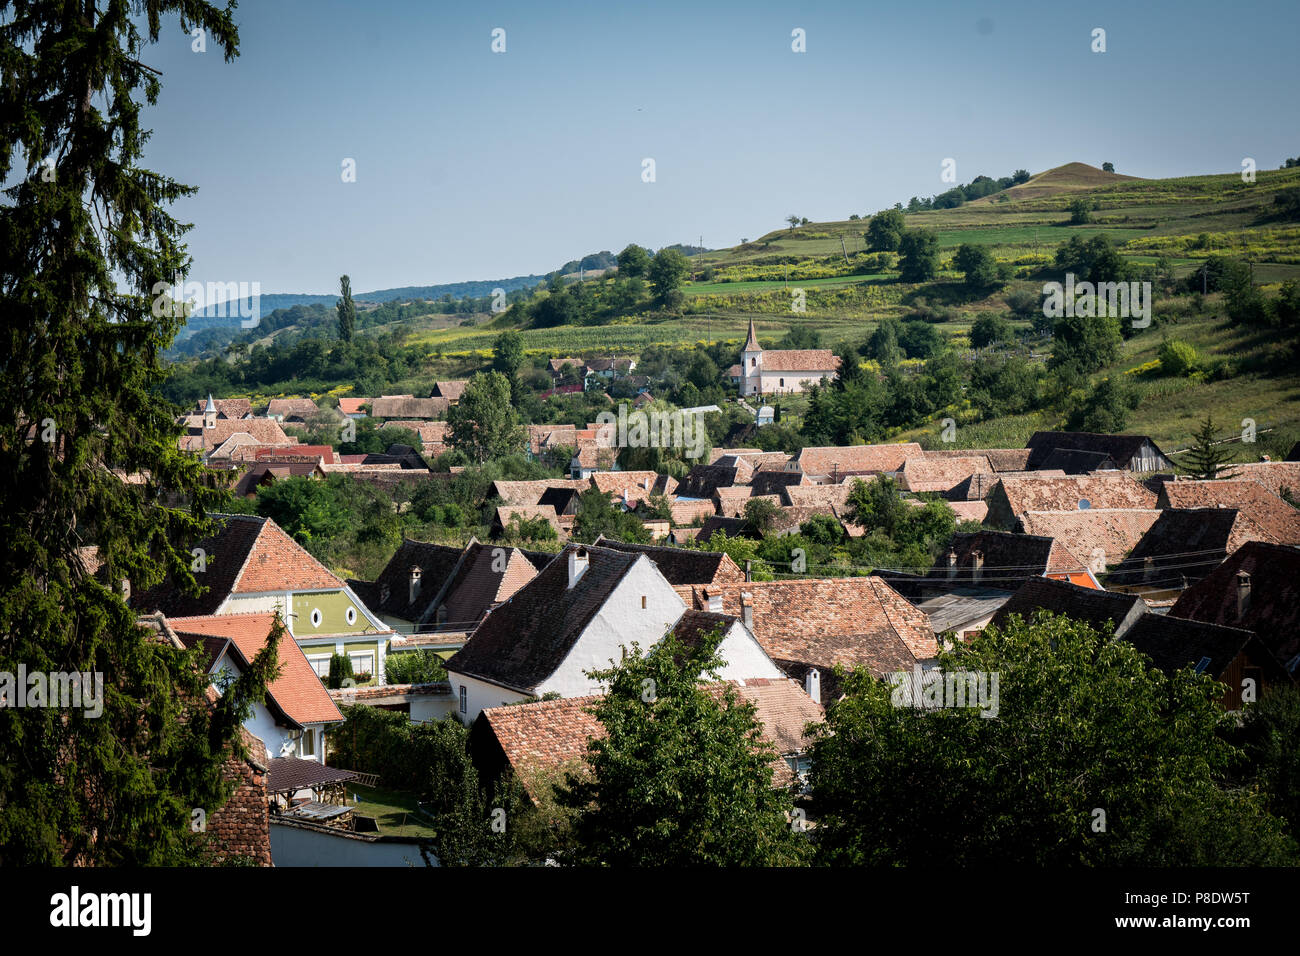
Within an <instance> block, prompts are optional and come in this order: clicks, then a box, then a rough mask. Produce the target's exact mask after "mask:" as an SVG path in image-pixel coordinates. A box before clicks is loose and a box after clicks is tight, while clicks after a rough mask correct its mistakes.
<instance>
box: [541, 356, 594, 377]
mask: <svg viewBox="0 0 1300 956" xmlns="http://www.w3.org/2000/svg"><path fill="white" fill-rule="evenodd" d="M546 365H547V368H549V369H550V370H551V372H552V373H554V374H558V373H559V372H560V371H561V370H562V369H563V368H564V366H566V365H571V366H573V369H574V371H576V372H577V373H578V374H582V372H583V371H585V370H586V368H587V363H586V361H585V360H583V359H580V358H553V359H551V360H550V361H549V362H547V363H546Z"/></svg>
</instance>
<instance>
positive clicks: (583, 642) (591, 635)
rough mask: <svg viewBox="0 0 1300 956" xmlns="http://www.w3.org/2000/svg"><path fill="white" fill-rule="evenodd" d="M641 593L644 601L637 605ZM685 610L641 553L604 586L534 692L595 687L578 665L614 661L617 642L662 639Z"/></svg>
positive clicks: (577, 692) (571, 693)
mask: <svg viewBox="0 0 1300 956" xmlns="http://www.w3.org/2000/svg"><path fill="white" fill-rule="evenodd" d="M642 597H644V598H645V605H646V606H645V607H642V606H641V599H642ZM685 610H686V605H685V604H684V603H683V602H682V599H681V598H680V597H678V596H677V592H676V591H674V590H673V589H672V586H671V585H670V584H669V583H668V582H667V581H666V580H664V576H663V575H662V574H660V573H659V569H658V568H656V567H655V566H654V563H653V562H652V561H651V560H650V559H649V558H647V557H646V556H645V555H641V556H640V557H638V558H637V560H636V563H635V564H633V565H632V567H631V568H630V569H629V570H628V572H627V574H625V575H624V576H623V580H622V581H620V582H619V584H618V586H617V587H616V588H614V590H613V591H612V592H610V595H609V597H608V598H607V599H606V601H605V603H604V605H603V606H602V607H601V608H600V610H599V611H597V612H596V616H595V617H593V618H592V619H591V622H590V623H588V625H587V627H586V629H585V630H584V631H583V632H582V635H581V636H580V637H579V638H578V640H577V642H576V643H575V644H574V645H573V648H572V650H570V651H569V656H568V657H566V658H565V659H564V661H562V662H561V664H560V666H559V667H557V668H556V669H555V673H553V674H551V676H550V677H548V678H547V679H546V680H545V682H543V683H542V684H539V685H538V688H537V693H538V695H539V696H540V695H541V694H544V693H546V692H547V691H558V692H559V693H560V694H561V696H564V697H582V696H584V695H586V694H596V693H600V692H601V690H602V688H601V685H600V684H598V683H596V682H595V681H593V680H592V679H591V678H590V677H588V676H587V675H586V674H584V673H583V671H588V670H603V669H605V668H607V667H609V666H610V661H611V660H613V661H614V662H616V663H617V662H618V661H619V660H621V659H622V657H623V652H622V648H624V647H627V648H628V649H631V646H632V643H633V642H634V641H635V642H636V643H638V644H640V645H641V650H642V651H646V650H648V649H649V648H650V647H651V646H652V645H654V644H657V643H658V642H659V641H660V640H662V639H663V636H664V634H665V633H666V632H667V630H668V628H669V627H671V626H672V625H673V624H674V623H675V622H676V621H677V619H678V618H679V617H681V616H682V612H683V611H685Z"/></svg>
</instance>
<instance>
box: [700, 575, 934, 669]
mask: <svg viewBox="0 0 1300 956" xmlns="http://www.w3.org/2000/svg"><path fill="white" fill-rule="evenodd" d="M706 591H707V592H708V594H707V596H706V595H705V592H706ZM693 593H694V602H693V603H694V605H695V607H696V608H698V609H700V610H703V609H706V608H707V607H708V606H709V604H708V599H709V598H711V597H714V596H717V597H720V598H721V599H722V611H723V613H726V614H733V615H735V616H737V617H741V618H742V619H743V617H744V614H743V608H742V603H743V601H742V595H744V594H749V595H751V598H750V599H749V600H750V602H751V603H752V606H753V622H754V623H753V626H752V627H751V628H750V630H751V631H752V632H753V633H754V636H755V637H757V638H758V641H759V643H760V644H761V645H762V646H763V649H764V650H765V651H767V653H768V656H770V657H771V658H773V659H774V660H776V661H778V663H779V662H782V661H797V662H802V663H806V664H811V665H813V666H816V667H818V668H819V669H820V670H821V671H822V674H823V676H824V675H825V674H827V673H828V672H830V671H831V670H832V669H833V667H834V665H836V664H844V665H845V666H846V667H850V668H851V667H853V666H855V665H859V664H860V665H862V666H864V667H866V668H867V669H868V670H870V671H871V672H872V673H873V674H876V675H877V676H879V675H881V674H884V673H888V672H890V671H894V670H910V669H911V667H912V665H913V664H914V663H915V661H916V660H917V659H927V658H931V657H934V656H935V655H936V654H937V653H938V644H937V643H936V642H935V638H934V632H933V631H932V630H931V629H930V623H929V621H928V620H927V619H926V616H925V615H924V614H923V613H921V612H920V611H918V610H917V609H916V608H914V607H913V606H912V605H911V604H909V603H908V602H907V601H906V600H904V599H903V597H902V596H901V595H900V594H899V593H898V592H897V591H895V590H894V589H893V588H891V587H890V586H889V585H888V584H886V583H885V582H884V581H883V580H882V579H881V578H877V577H859V578H804V579H798V580H785V581H750V582H747V583H743V584H728V585H723V586H716V585H715V586H712V587H696V588H693ZM784 666H785V665H784V664H782V667H783V668H784Z"/></svg>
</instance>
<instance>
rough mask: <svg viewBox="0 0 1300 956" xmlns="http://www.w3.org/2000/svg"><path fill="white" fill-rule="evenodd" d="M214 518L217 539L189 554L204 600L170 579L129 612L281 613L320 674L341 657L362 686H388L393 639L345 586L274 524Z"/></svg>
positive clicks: (135, 600) (139, 596)
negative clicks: (366, 682) (386, 675)
mask: <svg viewBox="0 0 1300 956" xmlns="http://www.w3.org/2000/svg"><path fill="white" fill-rule="evenodd" d="M216 517H217V520H218V522H219V527H218V530H217V532H216V533H215V534H214V535H213V536H211V537H209V538H206V539H204V540H202V541H200V542H199V543H198V545H197V546H196V547H195V548H194V549H193V551H192V552H191V553H192V554H193V555H194V560H193V563H192V565H191V567H192V568H193V569H194V578H195V580H196V581H197V583H198V585H199V587H200V588H201V589H203V590H202V593H200V594H192V593H190V592H188V591H187V590H185V589H184V588H183V587H182V586H181V585H180V584H179V583H177V582H175V581H173V580H172V579H171V578H170V577H169V578H168V579H167V580H165V581H163V582H162V583H161V584H159V585H157V586H155V587H153V588H149V589H147V590H143V591H140V592H138V593H135V594H132V596H131V599H130V603H131V605H132V607H134V608H136V609H137V610H139V611H141V612H146V613H149V612H154V611H161V612H162V613H163V614H166V615H167V616H168V617H207V616H213V615H217V616H221V615H231V614H258V613H272V612H278V613H279V614H280V615H281V617H282V618H283V619H284V621H285V624H286V627H287V628H288V631H289V634H290V636H292V637H293V639H294V640H295V641H296V642H297V643H298V646H299V647H301V648H302V651H303V653H304V654H305V655H306V657H307V660H308V661H309V662H310V664H311V667H312V669H313V670H314V671H315V672H316V673H317V674H319V675H321V676H325V675H326V674H328V673H329V662H330V657H331V656H333V655H334V654H336V653H337V654H344V655H346V656H347V657H348V658H349V659H350V660H351V663H352V670H353V673H354V675H356V677H357V680H358V681H364V679H365V675H369V677H370V678H373V679H376V680H378V681H379V682H380V683H383V675H384V655H385V653H386V651H387V646H388V642H389V640H391V639H392V638H393V637H395V636H396V635H395V634H394V632H393V631H392V629H391V628H390V627H388V626H387V625H386V624H384V623H383V621H382V620H381V619H380V618H379V616H378V615H376V614H375V613H374V612H372V611H371V610H370V609H369V608H367V607H366V605H365V604H364V603H363V602H362V601H361V599H360V598H359V597H358V596H357V595H356V594H355V593H354V592H353V591H352V589H351V587H349V586H348V584H347V583H345V582H344V581H343V580H342V579H341V578H339V577H338V576H336V575H335V574H334V573H333V572H331V571H329V570H328V569H327V568H325V566H324V565H322V564H321V563H320V562H319V561H317V560H316V559H315V558H313V557H312V556H311V555H310V554H308V553H307V552H306V551H305V550H304V549H303V548H302V547H301V546H300V545H299V544H298V543H297V542H295V541H294V540H293V539H292V538H290V537H289V536H288V535H287V534H285V533H284V531H282V530H281V529H280V527H279V526H278V525H277V524H276V523H275V522H274V521H272V520H270V519H269V518H261V517H256V516H253V515H219V516H216Z"/></svg>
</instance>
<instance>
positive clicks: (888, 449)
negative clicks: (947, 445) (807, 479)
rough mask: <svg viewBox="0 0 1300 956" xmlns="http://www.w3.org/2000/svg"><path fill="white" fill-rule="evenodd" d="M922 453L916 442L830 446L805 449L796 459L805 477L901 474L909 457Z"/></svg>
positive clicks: (916, 456) (795, 461)
mask: <svg viewBox="0 0 1300 956" xmlns="http://www.w3.org/2000/svg"><path fill="white" fill-rule="evenodd" d="M922 454H923V452H922V449H921V446H920V445H918V444H917V443H916V442H902V443H899V444H892V445H839V446H836V445H830V446H823V447H817V448H805V449H803V451H801V452H799V455H798V456H797V457H796V458H795V459H794V463H795V466H796V467H797V468H799V469H800V470H801V471H803V473H804V474H806V475H834V474H839V475H844V474H848V473H869V472H885V471H898V470H899V469H900V468H902V467H903V463H904V462H905V461H907V460H908V459H909V458H919V457H921V455H922Z"/></svg>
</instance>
